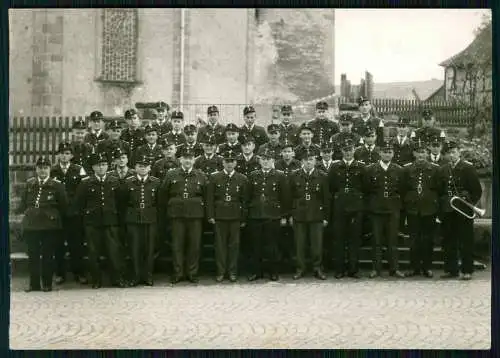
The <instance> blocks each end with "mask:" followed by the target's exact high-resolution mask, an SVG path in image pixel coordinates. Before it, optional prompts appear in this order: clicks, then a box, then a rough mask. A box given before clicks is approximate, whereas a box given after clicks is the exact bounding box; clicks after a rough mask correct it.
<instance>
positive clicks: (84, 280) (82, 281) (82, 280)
mask: <svg viewBox="0 0 500 358" xmlns="http://www.w3.org/2000/svg"><path fill="white" fill-rule="evenodd" d="M76 280H77V281H78V283H80V284H81V285H86V284H87V283H89V281H88V280H87V278H86V277H85V276H78V278H77V279H76Z"/></svg>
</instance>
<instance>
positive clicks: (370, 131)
mask: <svg viewBox="0 0 500 358" xmlns="http://www.w3.org/2000/svg"><path fill="white" fill-rule="evenodd" d="M372 134H375V128H373V127H372V126H370V125H367V126H366V127H365V129H364V136H365V137H367V136H370V135H372Z"/></svg>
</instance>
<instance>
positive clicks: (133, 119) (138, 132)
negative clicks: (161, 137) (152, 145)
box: [120, 108, 146, 165]
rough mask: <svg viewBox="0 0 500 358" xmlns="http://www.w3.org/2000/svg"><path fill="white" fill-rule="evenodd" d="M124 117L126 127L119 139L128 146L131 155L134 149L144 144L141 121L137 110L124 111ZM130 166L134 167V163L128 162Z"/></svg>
mask: <svg viewBox="0 0 500 358" xmlns="http://www.w3.org/2000/svg"><path fill="white" fill-rule="evenodd" d="M124 117H125V122H127V125H128V127H127V128H126V129H125V130H124V131H123V132H122V134H121V135H120V139H121V140H124V141H125V142H127V143H128V144H129V146H130V148H129V153H130V155H132V153H134V151H135V150H136V148H138V147H140V146H141V145H143V144H145V143H146V140H145V139H144V128H142V127H141V119H140V118H139V114H138V113H137V110H135V109H133V108H132V109H128V110H126V111H125V116H124ZM129 159H131V158H129ZM130 165H134V163H132V161H130Z"/></svg>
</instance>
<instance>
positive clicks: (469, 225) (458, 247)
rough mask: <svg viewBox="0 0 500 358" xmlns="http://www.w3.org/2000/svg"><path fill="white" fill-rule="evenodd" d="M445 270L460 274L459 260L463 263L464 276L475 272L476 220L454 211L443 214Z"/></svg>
mask: <svg viewBox="0 0 500 358" xmlns="http://www.w3.org/2000/svg"><path fill="white" fill-rule="evenodd" d="M443 234H444V237H445V239H444V242H443V248H444V270H445V271H446V272H449V273H451V274H457V273H458V269H459V268H458V258H460V260H461V261H462V265H461V266H462V267H461V271H462V273H464V274H471V273H472V272H473V269H474V266H473V250H474V220H470V219H467V218H465V217H464V216H462V215H461V214H459V213H457V212H456V211H452V212H449V213H444V214H443Z"/></svg>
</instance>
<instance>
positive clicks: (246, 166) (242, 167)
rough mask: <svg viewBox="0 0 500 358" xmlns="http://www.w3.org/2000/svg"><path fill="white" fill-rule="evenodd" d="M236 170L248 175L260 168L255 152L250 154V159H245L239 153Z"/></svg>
mask: <svg viewBox="0 0 500 358" xmlns="http://www.w3.org/2000/svg"><path fill="white" fill-rule="evenodd" d="M236 163H237V164H236V171H237V172H238V173H241V174H243V175H244V176H246V177H248V176H249V175H250V173H251V172H253V171H254V170H259V169H260V163H259V159H258V158H257V156H256V155H255V154H253V155H252V158H250V160H247V159H246V158H245V157H244V156H243V154H240V155H239V156H238V158H237V159H236Z"/></svg>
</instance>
